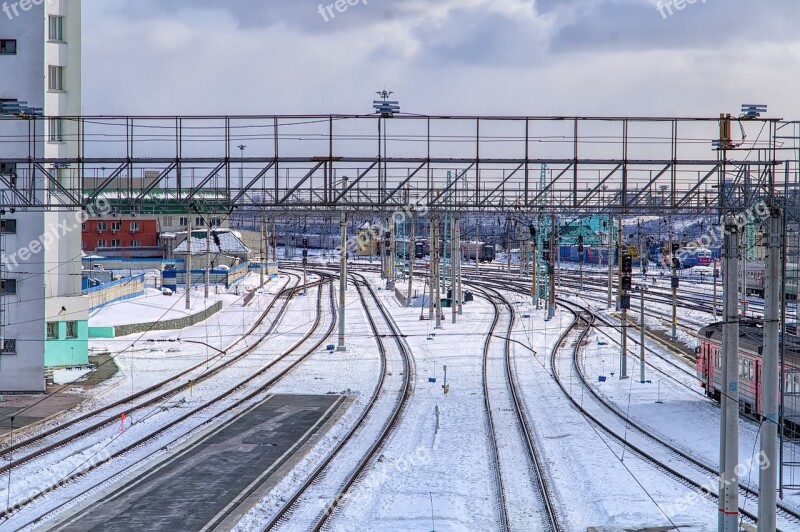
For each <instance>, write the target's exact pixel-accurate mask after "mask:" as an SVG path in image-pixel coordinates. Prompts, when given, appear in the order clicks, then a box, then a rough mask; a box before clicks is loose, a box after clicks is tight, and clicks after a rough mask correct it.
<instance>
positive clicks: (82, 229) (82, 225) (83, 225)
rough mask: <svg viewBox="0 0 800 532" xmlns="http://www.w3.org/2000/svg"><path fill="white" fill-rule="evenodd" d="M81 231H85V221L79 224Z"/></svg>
mask: <svg viewBox="0 0 800 532" xmlns="http://www.w3.org/2000/svg"><path fill="white" fill-rule="evenodd" d="M81 231H86V224H85V223H83V224H81Z"/></svg>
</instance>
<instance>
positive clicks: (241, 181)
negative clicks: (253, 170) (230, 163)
mask: <svg viewBox="0 0 800 532" xmlns="http://www.w3.org/2000/svg"><path fill="white" fill-rule="evenodd" d="M236 147H237V148H239V156H240V159H241V161H240V163H239V189H240V192H244V149H245V148H246V147H247V146H245V145H244V144H239V145H238V146H236Z"/></svg>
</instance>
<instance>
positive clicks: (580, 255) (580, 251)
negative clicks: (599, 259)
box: [578, 235, 583, 290]
mask: <svg viewBox="0 0 800 532" xmlns="http://www.w3.org/2000/svg"><path fill="white" fill-rule="evenodd" d="M578 271H579V279H580V287H581V290H583V235H578Z"/></svg>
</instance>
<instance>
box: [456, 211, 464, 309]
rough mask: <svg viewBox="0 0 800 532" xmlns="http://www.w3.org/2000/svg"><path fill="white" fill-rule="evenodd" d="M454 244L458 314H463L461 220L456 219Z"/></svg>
mask: <svg viewBox="0 0 800 532" xmlns="http://www.w3.org/2000/svg"><path fill="white" fill-rule="evenodd" d="M456 246H458V248H457V249H458V255H457V258H456V265H457V270H458V276H457V279H458V286H457V289H458V315H459V316H461V315H462V314H464V289H463V286H462V285H461V261H462V260H463V257H462V254H461V222H459V221H458V220H456Z"/></svg>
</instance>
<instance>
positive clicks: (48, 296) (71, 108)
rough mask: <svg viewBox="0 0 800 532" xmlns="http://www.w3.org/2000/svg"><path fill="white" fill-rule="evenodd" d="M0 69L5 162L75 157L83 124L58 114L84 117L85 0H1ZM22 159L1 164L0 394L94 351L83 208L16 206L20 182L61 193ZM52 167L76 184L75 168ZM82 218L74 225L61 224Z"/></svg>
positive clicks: (0, 148)
mask: <svg viewBox="0 0 800 532" xmlns="http://www.w3.org/2000/svg"><path fill="white" fill-rule="evenodd" d="M0 73H2V75H0V159H4V158H7V159H10V158H17V159H19V158H27V157H34V158H41V157H42V156H43V155H44V156H45V157H46V158H48V159H58V158H69V157H76V156H77V155H78V142H77V131H78V129H77V123H76V122H75V121H71V120H66V119H63V118H60V117H67V116H73V117H74V116H79V115H80V114H81V2H80V0H14V1H3V2H2V4H0ZM21 102H25V104H22V103H21ZM16 109H21V111H17V110H16ZM40 110H41V111H40ZM39 113H41V114H43V117H36V116H34V115H36V114H39ZM31 131H33V134H31ZM32 138H33V139H35V140H33V142H31V139H32ZM17 166H20V165H13V164H7V165H2V166H0V174H1V175H0V178H2V179H0V252H2V271H0V310H2V314H1V315H0V320H1V321H0V337H2V354H0V393H13V392H42V391H44V388H45V386H44V368H45V366H46V365H47V366H68V365H74V364H80V363H86V361H87V356H88V354H87V348H88V315H89V313H88V307H89V305H88V298H87V297H83V296H81V275H80V272H81V257H80V255H81V251H80V249H81V232H80V224H79V221H78V216H77V214H78V213H76V212H64V211H62V212H55V211H51V212H41V211H35V210H28V211H27V212H20V210H19V209H18V210H16V211H15V212H13V213H12V212H11V210H10V209H8V208H6V207H5V202H4V201H3V200H4V199H7V198H9V197H11V196H12V195H13V194H12V193H11V192H10V191H9V187H13V186H15V183H17V182H22V181H25V180H27V181H26V182H28V183H30V180H31V178H32V177H33V178H34V179H35V180H36V182H37V183H41V186H37V188H36V194H40V195H42V196H43V195H47V194H49V195H51V196H52V195H53V194H56V193H57V192H56V191H55V190H54V187H52V186H51V185H50V184H49V182H48V179H46V177H45V175H44V174H43V173H42V172H41V171H39V170H36V169H33V170H32V169H31V168H30V167H28V165H22V166H25V167H24V168H19V167H17ZM47 166H48V168H47V170H48V172H50V173H51V175H53V176H54V177H55V178H56V179H57V180H59V181H60V182H61V184H62V185H64V186H66V187H67V188H72V189H74V188H75V187H72V186H71V185H72V184H73V182H72V180H74V179H76V172H77V169H73V168H69V167H63V165H55V164H54V165H47ZM76 223H78V227H77V230H72V231H70V232H68V233H66V234H63V231H61V230H59V224H61V225H63V224H67V226H73V225H74V224H76ZM48 234H49V235H50V237H47V238H45V235H48Z"/></svg>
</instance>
